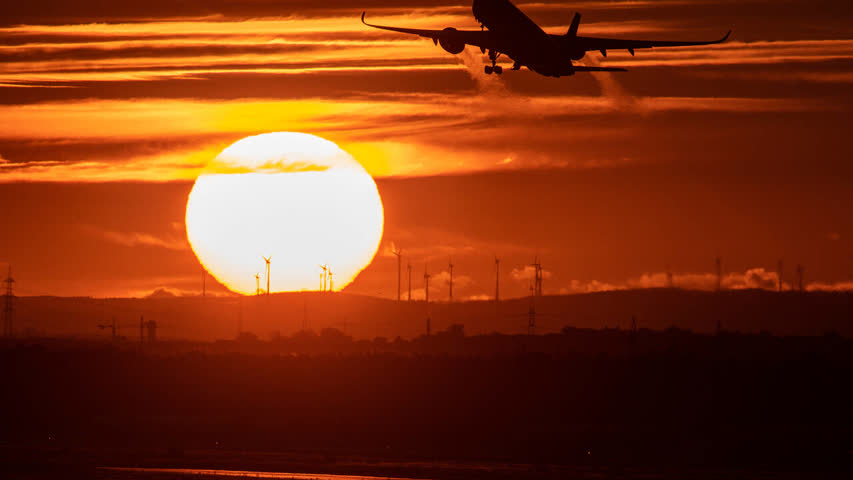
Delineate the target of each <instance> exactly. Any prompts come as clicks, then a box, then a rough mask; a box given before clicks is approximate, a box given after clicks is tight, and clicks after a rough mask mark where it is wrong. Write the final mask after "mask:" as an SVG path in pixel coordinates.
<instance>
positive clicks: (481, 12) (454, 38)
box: [361, 0, 732, 77]
mask: <svg viewBox="0 0 853 480" xmlns="http://www.w3.org/2000/svg"><path fill="white" fill-rule="evenodd" d="M471 9H472V11H473V13H474V18H475V19H476V20H477V21H478V22H480V31H476V30H474V31H471V30H468V31H464V30H457V29H455V28H453V27H447V28H445V29H444V30H420V29H416V28H400V27H389V26H385V25H374V24H370V23H367V22H366V21H365V20H364V16H365V14H366V13H367V12H362V14H361V22H362V23H363V24H365V25H367V26H368V27H373V28H379V29H382V30H390V31H393V32H399V33H407V34H410V35H419V36H421V37H425V38H429V39H432V41H433V43H434V44H436V45H441V48H443V49H444V50H446V51H447V52H449V53H452V54H454V55H456V54H458V53H462V51H463V50H465V47H466V46H467V45H471V46H475V47H479V48H480V52H482V53H486V51H487V50H488V52H489V60H491V62H492V64H491V65H486V67H485V72H486V74H488V75H491V74H492V73H495V74H497V75H500V74H502V73H503V67H501V66H500V65H498V64H497V61H498V58H499V57H500V56H501V55H506V56H507V57H509V58H510V59H511V60H513V66H512V69H513V70H519V69H521V67H527V68H528V69H530V70H532V71H534V72H536V73H538V74H540V75H544V76H546V77H562V76H569V75H574V74H575V73H576V72H625V71H627V70H626V69H624V68H615V67H587V66H580V65H573V64H572V60H575V61H577V60H580V59H582V58H583V57H584V56H586V52H590V51H596V50H597V51H599V52H601V54H602V55H603V56H605V57H606V56H607V51H608V50H627V51H628V52H629V53H630V54H631V56H633V55H634V50H637V49H641V48H655V47H686V46H696V45H713V44H716V43H723V42H725V41H726V40H728V38H729V35H731V33H732V32H731V30H729V32H728V33H727V34H726V35H725V36H724V37H723V38H721V39H719V40H712V41H705V42H677V41H676V42H673V41H658V40H622V39H616V38H596V37H582V36H579V35H578V27H579V26H580V22H581V15H580V13H575V16H574V19H572V24H571V26H570V27H569V30H568V31H567V32H566V33H565V34H564V35H554V34H548V33H545V32H544V31H543V30H542V29H541V28H540V27H539V26H538V25H536V23H535V22H534V21H533V20H531V19H530V17H528V16H527V15H525V14H524V13H522V11H521V10H519V9H518V7H516V6H515V5H513V4H512V2H510V1H509V0H474V4H473V6H472V8H471Z"/></svg>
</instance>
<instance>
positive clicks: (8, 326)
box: [3, 265, 15, 337]
mask: <svg viewBox="0 0 853 480" xmlns="http://www.w3.org/2000/svg"><path fill="white" fill-rule="evenodd" d="M3 282H4V283H6V295H5V297H6V302H5V306H4V308H3V336H4V337H12V335H13V334H14V330H13V328H12V315H13V313H14V311H13V308H12V299H13V298H14V293H13V292H12V284H13V283H15V279H13V278H12V265H9V273H8V274H7V275H6V280H3Z"/></svg>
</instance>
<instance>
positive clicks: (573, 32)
mask: <svg viewBox="0 0 853 480" xmlns="http://www.w3.org/2000/svg"><path fill="white" fill-rule="evenodd" d="M580 24H581V14H580V13H575V18H573V19H572V25H571V26H570V27H569V31H568V32H566V36H567V37H577V36H578V27H579V26H580Z"/></svg>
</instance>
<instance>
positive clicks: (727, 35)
mask: <svg viewBox="0 0 853 480" xmlns="http://www.w3.org/2000/svg"><path fill="white" fill-rule="evenodd" d="M731 34H732V31H731V30H729V32H728V33H726V36H725V37H723V38H722V39H721V40H720V43H723V42H725V41H726V40H728V39H729V35H731Z"/></svg>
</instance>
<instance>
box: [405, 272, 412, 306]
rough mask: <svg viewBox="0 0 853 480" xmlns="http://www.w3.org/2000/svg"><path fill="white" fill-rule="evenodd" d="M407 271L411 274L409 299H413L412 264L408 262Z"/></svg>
mask: <svg viewBox="0 0 853 480" xmlns="http://www.w3.org/2000/svg"><path fill="white" fill-rule="evenodd" d="M406 273H408V274H409V301H410V302H411V301H412V264H411V263H409V262H406Z"/></svg>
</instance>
